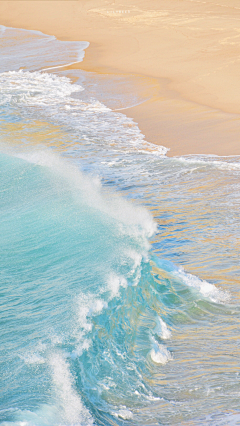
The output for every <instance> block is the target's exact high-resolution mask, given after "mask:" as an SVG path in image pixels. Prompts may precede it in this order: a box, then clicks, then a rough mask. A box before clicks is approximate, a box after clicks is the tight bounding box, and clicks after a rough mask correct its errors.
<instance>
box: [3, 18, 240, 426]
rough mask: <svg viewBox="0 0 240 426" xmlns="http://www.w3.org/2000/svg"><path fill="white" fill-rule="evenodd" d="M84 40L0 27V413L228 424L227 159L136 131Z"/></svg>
mask: <svg viewBox="0 0 240 426" xmlns="http://www.w3.org/2000/svg"><path fill="white" fill-rule="evenodd" d="M88 45H89V43H88V42H87V41H82V42H70V41H58V40H56V38H55V37H54V36H48V35H45V34H42V33H40V32H38V31H27V30H22V29H14V28H6V27H4V26H0V105H1V108H0V129H1V132H0V165H1V167H0V183H1V186H0V193H1V198H0V235H1V245H0V254H1V255H0V264H1V269H0V271H1V272H0V295H1V297H0V300H1V309H0V324H1V327H0V335H1V340H0V342H1V345H0V390H1V393H0V421H1V424H2V425H3V426H10V425H11V426H60V425H61V426H70V425H71V426H73V425H74V426H77V425H78V426H80V425H81V426H90V425H96V426H100V425H104V426H108V425H116V426H117V425H129V426H131V425H135V426H147V425H148V426H153V425H173V426H174V425H191V426H192V425H195V426H196V425H211V426H212V425H214V426H222V425H237V424H240V406H239V399H240V398H239V396H240V393H239V392H240V391H239V389H240V387H239V385H240V376H239V373H240V340H239V323H240V304H239V303H240V301H239V297H240V292H239V284H240V280H239V274H240V263H239V259H240V237H239V236H240V221H239V207H240V179H239V178H240V157H236V156H229V157H218V156H210V155H205V156H200V155H195V156H194V155H189V156H182V157H181V156H179V157H173V158H170V157H168V156H167V151H168V150H167V148H165V147H164V146H155V145H153V144H151V143H148V142H147V141H146V140H145V138H144V136H143V135H142V134H141V132H140V130H139V128H138V125H137V124H136V123H134V121H133V120H132V119H130V118H127V117H126V116H125V115H124V114H122V113H121V108H124V106H131V104H132V105H133V104H136V103H137V102H141V99H139V98H138V96H137V95H136V93H135V91H134V90H133V88H132V89H131V84H130V83H129V82H126V83H125V80H124V78H122V77H121V76H120V77H111V76H109V81H108V80H102V79H101V78H100V77H99V76H97V75H95V74H94V73H86V72H83V71H81V70H66V68H64V66H65V65H67V64H72V63H75V62H79V61H81V60H82V59H83V57H84V51H85V49H87V47H88ZM125 84H126V86H125ZM124 87H126V88H127V89H126V90H124ZM103 99H105V103H104V102H103Z"/></svg>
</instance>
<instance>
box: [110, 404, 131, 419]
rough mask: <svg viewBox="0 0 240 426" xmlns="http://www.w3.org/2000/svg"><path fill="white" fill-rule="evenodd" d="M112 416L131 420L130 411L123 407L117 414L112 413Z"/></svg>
mask: <svg viewBox="0 0 240 426" xmlns="http://www.w3.org/2000/svg"><path fill="white" fill-rule="evenodd" d="M112 415H113V416H115V417H118V418H120V419H123V420H131V419H132V418H133V413H132V411H130V410H128V409H127V407H125V406H122V407H121V409H120V410H118V411H117V412H112Z"/></svg>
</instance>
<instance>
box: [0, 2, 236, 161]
mask: <svg viewBox="0 0 240 426" xmlns="http://www.w3.org/2000/svg"><path fill="white" fill-rule="evenodd" d="M0 24H3V25H6V26H13V27H19V28H26V29H35V30H40V31H42V32H44V33H46V34H54V35H55V36H56V37H57V38H59V39H61V40H87V41H89V42H90V47H89V48H88V49H87V50H86V54H85V58H84V61H83V62H82V63H79V64H78V65H77V66H78V67H79V68H82V69H84V70H86V71H93V72H96V73H102V74H107V75H109V74H121V75H124V76H125V77H126V78H128V76H129V75H130V76H131V77H132V76H136V77H138V78H137V79H136V81H137V85H138V89H139V92H140V93H141V96H142V97H143V98H144V99H145V101H144V102H142V103H141V104H140V105H138V106H135V107H133V108H128V109H126V110H123V112H124V113H125V114H127V115H128V116H129V117H133V118H134V120H135V121H136V122H138V124H139V127H140V129H141V130H142V132H143V133H144V134H145V135H146V139H147V140H148V141H151V142H153V143H156V144H160V145H164V146H167V147H169V148H170V151H169V155H180V154H192V153H196V154H201V153H204V154H217V155H233V154H240V120H239V119H240V102H239V94H240V3H239V0H205V1H201V0H144V1H141V0H115V1H114V0H102V1H101V0H79V1H67V0H66V1H48V0H47V1H34V0H32V1H1V2H0ZM75 66H76V65H75ZM139 77H141V78H139ZM140 86H143V87H140ZM143 93H144V95H142V94H143Z"/></svg>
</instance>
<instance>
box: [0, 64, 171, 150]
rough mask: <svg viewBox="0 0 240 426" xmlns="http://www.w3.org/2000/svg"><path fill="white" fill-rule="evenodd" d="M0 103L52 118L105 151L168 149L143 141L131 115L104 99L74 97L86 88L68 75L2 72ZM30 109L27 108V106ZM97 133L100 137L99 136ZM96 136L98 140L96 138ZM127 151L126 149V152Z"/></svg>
mask: <svg viewBox="0 0 240 426" xmlns="http://www.w3.org/2000/svg"><path fill="white" fill-rule="evenodd" d="M0 85H1V92H0V105H11V106H12V107H13V106H17V107H18V108H22V113H23V114H26V115H27V116H28V117H33V118H36V119H37V120H39V119H42V120H46V119H47V120H48V121H49V120H51V121H53V122H54V123H56V124H58V125H59V124H60V125H66V124H67V126H68V128H69V127H71V129H72V130H73V131H77V133H78V138H79V133H80V134H81V133H83V134H84V140H85V141H87V142H88V143H94V146H95V148H96V146H97V145H100V146H101V149H102V150H106V149H109V148H110V147H111V150H113V151H114V150H116V149H121V150H122V149H125V150H126V149H128V150H129V149H130V151H131V152H133V153H136V152H137V153H139V152H143V153H145V154H149V155H154V156H155V155H157V156H159V155H160V156H165V154H166V152H167V148H165V147H163V146H157V145H154V144H151V143H148V142H146V141H144V136H143V135H142V133H141V132H140V130H139V128H138V126H137V125H136V123H134V121H133V120H132V119H131V118H128V117H126V116H125V115H123V114H121V113H117V112H113V111H112V110H111V109H110V108H107V107H106V106H105V105H103V104H102V103H101V102H99V101H97V100H94V99H90V100H88V101H87V102H84V101H82V100H81V99H78V98H77V97H76V96H75V97H73V96H71V94H72V93H74V92H80V91H81V90H83V88H82V87H81V86H80V85H78V84H72V83H71V81H70V80H69V79H68V78H67V77H59V76H56V75H53V74H49V73H44V72H29V71H23V70H21V71H9V72H4V73H2V74H0ZM26 108H27V109H26ZM96 135H97V137H96ZM96 139H97V140H96ZM126 152H127V151H126Z"/></svg>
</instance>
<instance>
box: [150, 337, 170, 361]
mask: <svg viewBox="0 0 240 426" xmlns="http://www.w3.org/2000/svg"><path fill="white" fill-rule="evenodd" d="M150 356H151V359H152V361H153V362H154V363H156V364H163V365H164V364H166V363H167V362H168V361H170V360H172V355H171V353H170V352H169V351H168V350H167V348H166V347H165V346H163V345H160V344H159V343H158V342H157V341H156V340H155V339H154V338H152V350H151V351H150Z"/></svg>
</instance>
